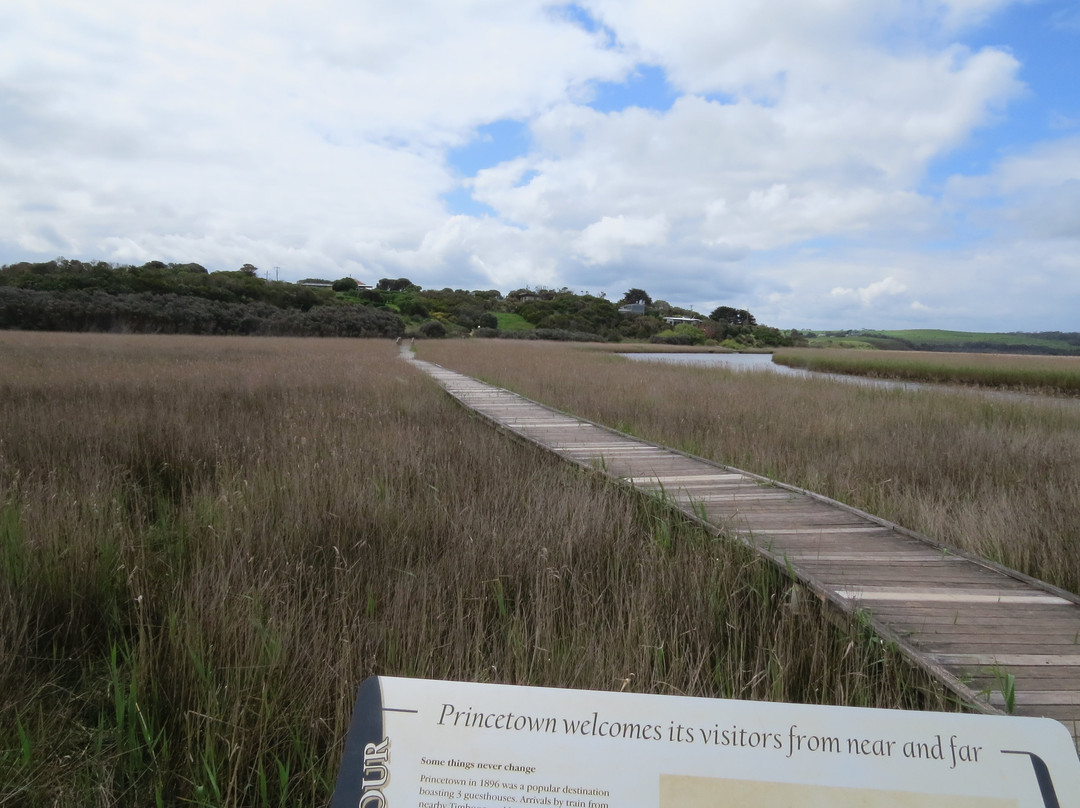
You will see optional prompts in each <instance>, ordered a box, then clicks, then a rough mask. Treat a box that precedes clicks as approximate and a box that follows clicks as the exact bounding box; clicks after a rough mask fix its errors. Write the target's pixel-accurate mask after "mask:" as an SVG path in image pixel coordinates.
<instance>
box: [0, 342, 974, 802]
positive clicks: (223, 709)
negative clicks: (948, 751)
mask: <svg viewBox="0 0 1080 808" xmlns="http://www.w3.org/2000/svg"><path fill="white" fill-rule="evenodd" d="M439 342H440V341H430V342H428V343H427V344H425V352H426V348H427V347H428V346H429V345H430V346H432V347H434V346H435V345H436V344H437V343H439ZM467 345H469V346H472V345H475V346H477V347H481V348H483V349H484V350H480V351H476V350H475V349H470V351H471V353H470V355H471V356H472V361H473V362H474V364H476V365H478V366H479V365H488V364H490V363H491V361H492V359H493V358H494V357H500V356H501V357H503V359H504V360H509V361H511V362H513V361H515V359H516V360H521V361H527V362H528V363H529V366H530V367H533V365H534V364H535V363H536V362H541V363H547V362H552V363H556V364H557V366H558V368H559V369H561V370H562V371H564V372H565V371H566V370H567V369H573V372H572V374H571V376H572V378H575V379H577V380H578V381H581V380H583V379H588V378H589V376H588V374H591V373H592V372H594V371H596V370H602V371H603V372H604V374H605V375H609V372H610V371H614V372H615V375H616V376H617V377H626V376H628V375H629V374H627V373H626V371H625V369H624V368H623V367H622V366H621V365H620V364H618V363H619V360H618V359H617V358H614V357H610V356H603V355H601V356H596V355H591V356H590V355H588V354H584V353H580V352H576V351H575V352H569V353H568V352H567V351H568V350H569V349H567V348H566V346H563V348H562V352H552V351H551V350H550V349H551V348H553V347H555V346H552V345H550V344H549V345H544V346H541V345H540V344H539V343H523V342H519V343H513V344H512V345H507V344H500V343H493V342H482V341H475V343H466V342H465V341H453V342H449V341H447V342H445V343H442V345H441V347H443V348H445V349H449V350H451V351H455V350H459V349H461V348H463V347H465V346H467ZM396 351H397V349H396V348H395V346H394V345H393V343H392V342H390V341H384V340H363V341H357V340H343V339H324V340H310V339H291V338H275V339H251V338H241V337H191V336H146V335H137V336H133V335H102V334H45V333H26V332H14V331H9V332H0V423H3V424H4V430H3V433H2V435H0V737H2V738H4V739H5V740H4V742H3V743H2V744H0V771H3V772H5V774H4V776H3V777H2V778H0V803H7V802H10V803H12V804H18V805H26V806H53V805H63V806H144V805H166V804H191V805H204V806H211V805H213V806H237V805H257V806H270V805H291V804H308V805H319V804H325V803H326V802H327V800H328V798H329V794H330V791H331V789H332V787H333V783H334V779H335V777H336V774H337V765H338V759H339V757H340V753H341V747H342V743H343V739H344V734H345V730H346V728H347V725H348V722H349V718H350V715H349V713H350V710H351V708H352V705H353V700H354V698H355V695H356V688H357V686H358V684H359V682H360V681H361V680H362V679H363V678H365V677H366V676H368V675H371V674H383V675H397V676H412V677H429V678H442V679H460V680H471V681H481V682H484V681H491V682H502V683H512V684H532V685H540V686H558V687H575V688H592V689H601V690H618V689H622V688H627V689H630V690H634V691H637V692H651V693H675V694H686V695H699V696H711V697H730V698H740V699H772V700H783V701H796V702H815V703H829V704H845V705H856V706H877V707H900V708H913V709H937V710H942V709H957V708H958V705H956V704H955V703H954V702H953V701H952V700H951V699H950V697H949V696H948V695H947V694H945V693H943V692H942V689H941V688H940V686H938V685H937V684H936V683H934V682H932V681H931V680H929V679H928V677H927V676H926V675H925V674H923V673H922V672H921V671H918V670H915V669H913V668H912V667H911V666H910V665H908V664H907V663H906V662H904V661H903V660H902V659H901V658H900V656H899V654H898V653H897V652H896V651H895V650H894V649H892V648H890V647H889V646H888V644H885V643H882V642H881V641H880V640H878V639H877V638H875V637H874V636H873V635H871V634H869V633H868V632H867V631H866V629H865V626H864V625H861V624H860V623H859V622H858V621H857V620H855V619H852V620H851V621H850V622H842V623H841V624H839V625H838V624H837V623H836V622H835V621H836V619H837V618H836V617H835V615H832V614H831V613H830V612H827V611H826V610H825V608H824V607H823V606H822V605H821V604H820V603H818V602H817V600H816V599H814V598H798V597H795V596H793V595H792V594H791V592H792V590H791V584H790V582H789V580H788V579H787V577H786V575H785V573H784V571H783V570H779V569H777V568H775V567H773V566H772V565H770V564H768V563H767V562H764V561H763V560H762V559H760V558H758V557H756V556H754V555H753V554H752V553H751V552H750V551H749V550H747V549H746V548H745V547H743V546H742V545H741V544H738V543H736V542H732V541H727V540H724V539H723V538H717V537H715V536H713V535H712V534H711V533H710V532H707V531H705V530H703V529H701V528H700V527H698V526H697V525H695V524H693V523H692V522H689V521H687V520H686V519H684V518H683V517H681V515H679V514H678V513H677V512H675V511H673V510H671V509H670V508H668V507H667V506H664V505H663V504H662V503H658V502H657V501H655V500H653V499H650V498H649V497H646V496H644V495H642V494H638V493H635V492H632V491H629V490H626V489H623V488H621V487H618V486H615V485H612V484H611V483H609V482H605V481H603V480H602V479H600V478H598V477H597V476H595V475H592V474H589V473H587V472H585V471H584V470H581V469H577V468H574V467H572V466H569V465H568V464H565V463H564V462H562V461H561V460H559V459H558V458H555V457H553V456H550V455H549V454H547V453H544V452H541V451H538V450H536V449H534V448H532V447H529V446H525V445H522V444H519V443H515V442H512V441H508V440H506V439H505V438H504V437H503V436H501V435H500V434H498V433H497V432H496V431H495V430H492V429H491V428H490V427H489V426H487V425H486V424H485V423H483V422H480V421H479V420H477V419H474V418H471V417H470V416H469V414H468V413H467V412H466V411H464V410H463V409H462V408H460V407H459V406H458V405H456V404H454V403H453V402H452V401H450V400H449V399H448V398H447V397H446V396H445V395H444V394H443V393H442V392H441V391H440V390H439V389H438V387H437V386H436V385H435V384H433V383H432V382H431V380H430V379H428V378H427V377H426V376H424V375H423V374H421V373H419V372H418V371H416V370H415V369H413V368H410V367H409V366H408V365H406V364H405V363H403V362H401V361H399V359H398V358H397V355H396ZM579 368H580V370H578V369H579ZM485 375H486V374H485ZM635 375H637V374H635ZM670 378H672V379H675V378H681V379H683V380H685V378H686V377H685V376H679V377H676V376H672V377H670ZM597 382H601V383H604V382H603V379H597V380H589V383H588V384H587V385H583V386H584V387H586V388H588V389H589V390H592V391H595V390H596V389H597ZM600 389H601V395H602V396H603V397H608V396H611V395H616V394H617V392H618V391H617V390H614V389H612V390H607V389H604V388H603V387H601V388H600ZM643 389H645V390H653V391H655V392H659V390H658V389H657V388H656V387H655V385H654V384H653V383H652V382H650V383H649V384H647V385H644V387H643ZM540 392H542V391H540ZM680 398H681V399H682V401H683V404H684V405H685V404H686V402H687V399H686V397H685V396H680ZM703 401H704V400H703ZM721 401H722V400H721ZM716 403H717V404H720V402H716ZM684 409H686V408H685V406H684ZM710 412H711V414H712V415H715V414H716V411H715V410H714V409H712V408H710ZM687 434H691V433H689V432H688V433H687Z"/></svg>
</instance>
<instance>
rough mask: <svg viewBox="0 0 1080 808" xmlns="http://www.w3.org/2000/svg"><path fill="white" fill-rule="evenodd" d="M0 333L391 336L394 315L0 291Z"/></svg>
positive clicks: (396, 332)
mask: <svg viewBox="0 0 1080 808" xmlns="http://www.w3.org/2000/svg"><path fill="white" fill-rule="evenodd" d="M0 328H19V329H23V330H25V331H101V332H128V333H150V334H233V335H236V334H250V335H260V336H319V337H397V336H401V335H402V334H403V333H404V331H405V326H404V323H402V321H401V318H399V317H395V316H394V315H393V314H390V313H389V312H385V311H380V310H378V309H372V308H368V307H365V306H319V307H316V308H311V309H307V310H303V309H287V308H278V307H275V306H272V305H270V304H269V303H262V302H252V303H226V302H221V301H216V300H206V299H204V298H198V297H184V296H181V295H177V294H171V293H169V294H151V293H149V292H138V293H127V294H108V293H106V292H102V291H98V290H93V291H85V290H76V291H62V292H61V291H38V290H35V289H19V288H13V287H2V286H0Z"/></svg>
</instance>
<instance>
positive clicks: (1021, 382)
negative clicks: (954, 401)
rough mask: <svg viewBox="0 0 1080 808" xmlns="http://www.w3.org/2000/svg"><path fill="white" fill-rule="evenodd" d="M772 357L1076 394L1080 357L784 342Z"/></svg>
mask: <svg viewBox="0 0 1080 808" xmlns="http://www.w3.org/2000/svg"><path fill="white" fill-rule="evenodd" d="M773 362H775V363H776V364H778V365H786V366H787V367H793V368H803V369H805V370H812V371H817V372H821V373H845V374H848V375H854V376H870V377H873V378H879V379H897V380H901V381H912V382H932V383H940V384H965V385H974V386H978V387H992V388H998V389H1008V390H1020V391H1025V392H1030V391H1036V392H1047V393H1053V394H1057V395H1068V396H1077V395H1080V357H1073V356H1031V355H1028V354H1023V355H1009V354H981V353H978V354H971V353H942V352H936V351H935V352H929V351H877V350H870V351H864V350H854V349H839V350H836V349H832V350H830V349H822V348H803V349H792V348H786V349H782V350H778V351H776V352H775V353H774V354H773Z"/></svg>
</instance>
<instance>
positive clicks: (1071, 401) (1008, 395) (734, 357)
mask: <svg viewBox="0 0 1080 808" xmlns="http://www.w3.org/2000/svg"><path fill="white" fill-rule="evenodd" d="M619 355H620V356H625V357H627V358H628V359H632V360H634V361H635V362H666V363H668V364H672V365H696V366H698V367H722V368H728V369H731V370H743V371H754V372H758V373H779V374H781V375H783V376H802V377H803V378H810V379H836V380H837V381H841V382H847V383H848V384H860V385H863V386H864V387H877V388H882V389H886V390H890V389H891V390H941V391H946V392H950V393H966V394H974V395H981V396H985V397H987V398H995V399H998V400H1003V401H1019V402H1025V403H1036V404H1043V405H1054V404H1058V405H1062V406H1068V407H1075V406H1078V405H1080V399H1076V398H1066V397H1058V396H1052V395H1033V394H1030V393H1014V392H1009V391H1005V390H991V389H987V388H979V387H967V386H963V387H962V386H958V385H948V384H922V383H919V382H897V381H890V380H889V379H871V378H868V377H866V376H849V375H847V374H844V373H818V372H816V371H812V370H803V369H802V368H789V367H788V366H787V365H777V364H775V363H774V362H773V361H772V354H736V353H731V354H723V353H716V354H707V353H684V354H679V353H625V354H619Z"/></svg>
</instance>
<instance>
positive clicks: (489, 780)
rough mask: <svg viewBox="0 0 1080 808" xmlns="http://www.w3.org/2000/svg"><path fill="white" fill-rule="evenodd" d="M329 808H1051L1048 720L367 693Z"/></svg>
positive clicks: (1057, 782) (414, 686)
mask: <svg viewBox="0 0 1080 808" xmlns="http://www.w3.org/2000/svg"><path fill="white" fill-rule="evenodd" d="M331 805H332V808H346V806H349V807H350V808H356V807H357V806H360V807H361V808H382V806H390V808H402V807H407V808H521V806H550V808H615V806H618V808H629V807H630V806H642V808H654V807H656V806H658V807H659V808H721V807H724V808H726V807H727V806H738V807H739V808H778V806H791V808H794V806H799V808H826V806H828V807H829V808H909V807H910V808H914V807H915V806H920V807H927V808H1021V807H1024V808H1026V807H1027V806H1031V808H1057V806H1080V761H1078V759H1077V756H1076V752H1075V748H1074V746H1073V741H1072V738H1071V737H1070V735H1069V733H1068V732H1067V731H1066V730H1065V728H1064V727H1063V726H1062V725H1061V724H1059V723H1057V722H1056V721H1052V720H1050V719H1043V718H1015V717H1001V716H985V715H957V714H952V713H927V712H913V711H901V710H871V709H859V708H851V707H820V706H809V705H798V704H776V703H769V702H747V701H728V700H722V699H699V698H683V697H676V696H652V695H640V694H633V693H605V692H595V691H587V690H558V689H551V688H534V687H511V686H507V685H481V684H472V683H462V682H442V681H426V680H417V679H395V678H386V677H372V678H371V679H368V680H367V681H365V682H364V683H363V685H361V687H360V693H359V696H358V698H357V702H356V711H355V714H354V716H353V723H352V726H351V728H350V730H349V736H348V738H347V741H346V745H345V752H344V755H343V758H342V763H341V769H340V771H339V775H338V782H337V788H336V790H335V792H334V799H333V802H332V803H331Z"/></svg>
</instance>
